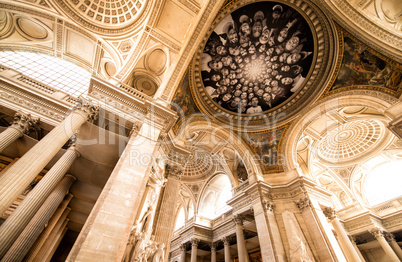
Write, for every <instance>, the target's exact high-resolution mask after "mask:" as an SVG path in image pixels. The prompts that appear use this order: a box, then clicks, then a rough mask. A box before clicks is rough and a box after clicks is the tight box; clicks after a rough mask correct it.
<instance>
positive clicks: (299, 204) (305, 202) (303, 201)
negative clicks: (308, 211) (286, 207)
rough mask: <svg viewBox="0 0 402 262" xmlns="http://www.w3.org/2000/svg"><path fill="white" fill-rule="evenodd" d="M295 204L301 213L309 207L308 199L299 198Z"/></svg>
mask: <svg viewBox="0 0 402 262" xmlns="http://www.w3.org/2000/svg"><path fill="white" fill-rule="evenodd" d="M295 204H296V206H297V208H298V209H299V210H300V211H303V210H304V209H305V208H307V207H310V206H311V202H310V199H309V198H308V197H304V198H300V199H299V201H295Z"/></svg>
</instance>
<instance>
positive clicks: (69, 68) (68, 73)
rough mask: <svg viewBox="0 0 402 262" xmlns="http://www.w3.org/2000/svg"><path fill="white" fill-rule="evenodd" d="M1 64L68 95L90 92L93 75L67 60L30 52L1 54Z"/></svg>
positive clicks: (75, 95) (5, 52) (6, 52)
mask: <svg viewBox="0 0 402 262" xmlns="http://www.w3.org/2000/svg"><path fill="white" fill-rule="evenodd" d="M0 64H2V65H4V66H6V67H9V68H11V69H14V70H16V71H18V72H20V73H21V74H24V75H25V76H27V77H29V78H32V79H34V80H36V81H39V82H41V83H43V84H45V85H48V86H50V87H53V88H55V89H57V90H60V91H63V92H66V93H67V94H69V95H71V96H74V97H78V96H80V95H83V94H84V93H86V92H87V91H88V87H89V81H90V79H91V74H90V73H89V72H88V71H86V70H85V69H82V68H81V67H79V66H77V65H75V64H73V63H70V62H67V61H65V60H62V59H59V58H56V57H52V56H48V55H44V54H38V53H30V52H15V51H4V52H0Z"/></svg>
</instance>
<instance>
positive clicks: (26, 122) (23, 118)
mask: <svg viewBox="0 0 402 262" xmlns="http://www.w3.org/2000/svg"><path fill="white" fill-rule="evenodd" d="M38 123H39V118H34V117H31V115H30V114H25V113H23V112H22V111H18V112H17V113H15V115H14V119H13V123H12V124H11V127H13V128H16V129H18V130H19V131H20V132H22V134H26V133H28V132H29V131H31V130H33V129H35V127H36V126H37V125H38ZM22 134H21V135H22Z"/></svg>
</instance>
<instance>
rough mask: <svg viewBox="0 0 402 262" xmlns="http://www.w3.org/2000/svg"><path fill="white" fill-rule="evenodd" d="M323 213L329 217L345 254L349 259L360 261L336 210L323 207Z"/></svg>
mask: <svg viewBox="0 0 402 262" xmlns="http://www.w3.org/2000/svg"><path fill="white" fill-rule="evenodd" d="M323 212H324V215H325V216H326V217H327V218H328V219H329V221H330V223H331V224H332V226H333V227H334V230H335V233H336V235H337V236H338V239H339V243H340V245H341V246H342V247H343V250H344V251H345V253H346V254H345V255H346V257H347V258H348V260H350V261H361V259H360V256H359V254H358V253H357V252H356V249H355V248H354V247H353V245H352V243H351V242H350V239H349V237H348V235H347V233H346V231H345V229H344V228H343V226H342V224H341V222H340V220H339V218H338V215H337V212H336V210H334V209H333V208H325V209H324V210H323Z"/></svg>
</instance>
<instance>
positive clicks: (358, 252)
mask: <svg viewBox="0 0 402 262" xmlns="http://www.w3.org/2000/svg"><path fill="white" fill-rule="evenodd" d="M349 239H350V242H351V243H352V245H353V247H354V248H355V250H356V253H357V254H358V255H359V257H360V260H361V261H362V262H364V261H366V260H365V259H364V257H363V254H362V252H360V249H359V247H358V246H357V244H356V237H354V236H349Z"/></svg>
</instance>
